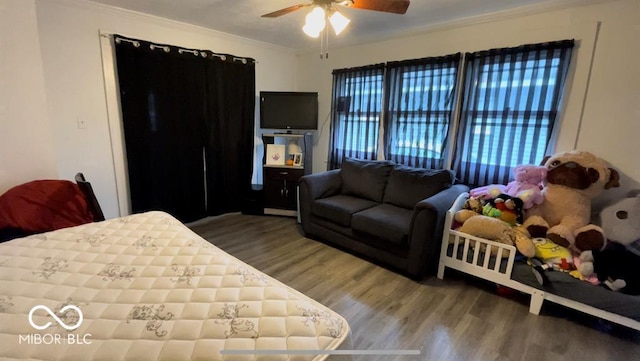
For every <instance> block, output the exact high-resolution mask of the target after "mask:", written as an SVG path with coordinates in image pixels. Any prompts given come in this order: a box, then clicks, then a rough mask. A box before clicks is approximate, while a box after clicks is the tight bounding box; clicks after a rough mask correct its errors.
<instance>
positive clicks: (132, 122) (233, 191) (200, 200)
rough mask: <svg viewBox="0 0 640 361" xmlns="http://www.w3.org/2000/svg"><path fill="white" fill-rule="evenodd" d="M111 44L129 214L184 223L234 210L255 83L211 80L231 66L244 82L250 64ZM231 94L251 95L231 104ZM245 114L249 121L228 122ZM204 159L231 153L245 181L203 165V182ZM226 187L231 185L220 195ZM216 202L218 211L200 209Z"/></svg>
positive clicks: (128, 42) (240, 193) (124, 42)
mask: <svg viewBox="0 0 640 361" xmlns="http://www.w3.org/2000/svg"><path fill="white" fill-rule="evenodd" d="M114 38H115V49H116V64H117V68H118V71H117V73H118V81H119V87H120V101H121V107H122V118H123V130H124V138H125V147H126V156H127V167H128V173H129V187H130V196H131V207H132V211H133V212H134V213H137V212H144V211H148V210H163V211H166V212H168V213H170V214H172V215H174V216H175V217H176V218H178V219H180V220H181V221H183V222H190V221H193V220H196V219H200V218H203V217H205V216H206V215H207V214H218V213H220V211H219V210H220V209H222V210H223V211H232V210H237V209H239V207H240V204H241V202H242V199H243V198H244V195H245V193H244V192H247V191H248V190H249V189H250V182H251V169H252V163H253V158H252V154H253V153H252V152H253V137H252V130H253V124H254V120H253V107H254V106H255V105H254V104H255V100H254V94H255V84H254V81H253V79H252V80H251V81H250V82H249V81H246V80H245V79H244V78H242V79H234V78H233V77H232V75H228V76H225V77H216V76H212V75H211V74H216V73H219V72H225V71H227V69H229V68H233V67H232V66H229V64H232V65H242V66H243V67H245V68H249V69H250V70H249V71H248V74H249V75H246V76H247V77H252V76H253V75H254V74H255V72H254V70H253V69H254V65H253V63H254V62H253V60H252V59H243V58H236V57H234V56H230V55H223V54H215V53H212V52H210V51H203V50H194V49H181V48H178V47H174V46H169V45H158V44H152V43H149V42H145V41H141V40H137V39H128V38H125V37H122V36H119V35H115V36H114ZM243 62H244V63H246V64H243ZM236 73H238V72H236ZM221 81H224V82H225V83H224V84H221V83H216V82H221ZM242 87H247V88H242ZM236 88H242V89H241V90H238V89H236ZM226 92H228V93H229V94H225V93H226ZM239 93H242V94H248V93H251V95H252V96H251V97H250V98H248V97H246V96H245V97H242V98H239V97H238V94H239ZM221 94H222V95H221ZM221 97H222V99H223V100H222V101H220V98H221ZM225 97H229V98H230V97H235V98H234V99H241V100H236V101H229V99H227V98H225ZM236 107H237V108H240V109H241V110H239V109H234V108H236ZM245 112H250V113H251V117H236V116H235V115H236V113H243V114H244V113H245ZM247 128H249V129H250V130H251V131H250V132H247V130H246V129H247ZM236 129H238V130H236ZM221 133H224V135H223V134H221ZM225 137H228V138H225ZM216 142H219V144H216V145H214V143H216ZM205 153H206V155H207V156H210V157H212V158H215V157H216V156H228V157H231V154H233V155H234V156H233V157H234V158H235V159H236V160H237V163H235V164H234V166H235V167H238V168H242V169H244V168H245V167H249V168H248V169H249V171H248V174H247V172H246V171H235V170H236V169H235V168H230V167H228V166H223V165H221V162H214V163H211V162H210V161H209V162H206V163H207V168H206V171H207V173H206V180H205ZM222 163H224V162H222ZM245 164H246V165H245ZM227 165H228V163H227ZM211 179H225V182H224V183H220V182H214V183H212V182H211ZM228 184H232V185H233V186H231V187H229V188H225V186H227V185H228ZM247 184H248V185H247ZM214 187H215V188H214ZM212 190H213V191H212ZM205 194H206V196H205ZM222 195H224V197H222ZM219 197H222V198H223V199H218V198H219ZM229 199H232V200H233V202H234V204H229ZM207 200H208V201H207ZM217 203H220V204H222V205H224V207H222V208H215V209H213V210H212V209H207V204H209V205H212V204H217ZM210 208H211V207H210Z"/></svg>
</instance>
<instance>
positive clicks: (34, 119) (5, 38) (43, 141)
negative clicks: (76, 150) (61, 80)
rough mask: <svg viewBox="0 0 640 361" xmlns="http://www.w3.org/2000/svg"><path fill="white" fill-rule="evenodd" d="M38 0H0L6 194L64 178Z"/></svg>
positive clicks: (0, 174) (0, 158) (0, 184)
mask: <svg viewBox="0 0 640 361" xmlns="http://www.w3.org/2000/svg"><path fill="white" fill-rule="evenodd" d="M35 14H36V9H35V4H34V1H33V0H0V194H2V193H4V192H5V191H6V190H7V189H9V188H11V187H13V186H16V185H18V184H21V183H24V182H28V181H31V180H34V179H55V178H57V177H58V173H57V169H56V159H55V157H54V152H53V150H54V146H53V136H52V135H51V126H50V123H49V117H48V115H47V104H46V96H45V91H44V76H43V73H42V58H41V56H40V43H39V39H38V26H37V23H36V17H35Z"/></svg>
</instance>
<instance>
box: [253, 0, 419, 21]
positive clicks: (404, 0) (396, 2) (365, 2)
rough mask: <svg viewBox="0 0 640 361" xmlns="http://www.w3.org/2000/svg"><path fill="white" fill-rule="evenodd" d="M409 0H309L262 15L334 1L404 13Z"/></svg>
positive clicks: (268, 16) (361, 7)
mask: <svg viewBox="0 0 640 361" xmlns="http://www.w3.org/2000/svg"><path fill="white" fill-rule="evenodd" d="M409 2H410V0H311V4H298V5H293V6H289V7H286V8H284V9H280V10H276V11H274V12H271V13H268V14H264V15H262V17H263V18H277V17H278V16H282V15H286V14H289V13H292V12H294V11H296V10H300V9H304V8H306V7H310V6H317V7H322V8H331V6H332V5H333V4H334V3H335V4H338V5H342V6H347V7H351V8H354V9H365V10H374V11H382V12H387V13H395V14H404V13H406V12H407V8H408V7H409Z"/></svg>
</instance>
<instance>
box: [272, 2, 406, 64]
mask: <svg viewBox="0 0 640 361" xmlns="http://www.w3.org/2000/svg"><path fill="white" fill-rule="evenodd" d="M409 2H410V1H409V0H311V3H310V4H298V5H293V6H289V7H286V8H284V9H280V10H276V11H274V12H271V13H268V14H264V15H262V17H263V18H277V17H279V16H282V15H286V14H289V13H292V12H294V11H297V10H300V9H304V8H307V7H312V8H313V10H311V12H310V13H309V14H308V15H307V17H306V22H305V24H304V26H303V27H302V30H303V31H304V33H305V34H307V35H308V36H310V37H312V38H317V37H319V36H320V34H321V33H322V31H323V30H325V29H326V31H325V32H324V36H323V37H321V38H320V58H321V59H322V58H328V57H329V53H328V51H327V49H328V44H329V30H328V28H327V27H326V23H327V22H329V23H330V24H331V27H332V28H333V30H334V32H335V33H336V35H339V34H340V33H341V32H342V31H343V30H344V29H345V28H346V27H347V25H349V23H350V22H351V20H349V19H348V18H347V17H346V16H344V15H342V14H341V13H340V12H339V11H338V10H337V9H336V8H335V7H334V4H335V5H340V6H346V7H350V8H354V9H364V10H374V11H381V12H387V13H395V14H404V13H406V12H407V8H408V7H409ZM323 52H324V54H323Z"/></svg>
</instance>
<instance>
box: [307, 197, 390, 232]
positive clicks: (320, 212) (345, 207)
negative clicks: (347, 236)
mask: <svg viewBox="0 0 640 361" xmlns="http://www.w3.org/2000/svg"><path fill="white" fill-rule="evenodd" d="M376 205H378V203H376V202H372V201H369V200H366V199H362V198H356V197H352V196H348V195H344V194H338V195H335V196H331V197H327V198H320V199H316V200H315V201H313V205H312V207H311V213H313V214H315V215H316V216H318V217H321V218H325V219H328V220H330V221H332V222H335V223H337V224H339V225H341V226H345V227H350V226H351V216H352V215H353V214H354V213H356V212H359V211H361V210H363V209H367V208H371V207H373V206H376Z"/></svg>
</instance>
